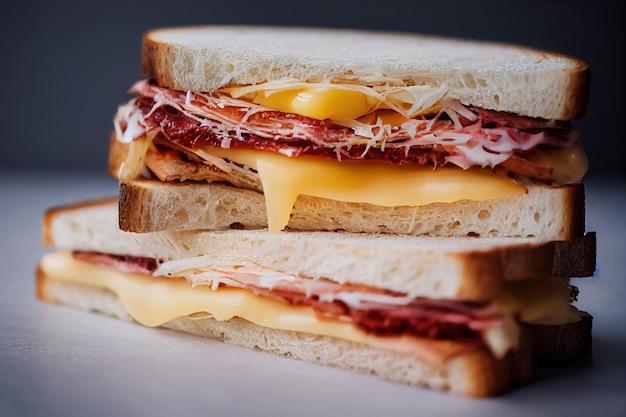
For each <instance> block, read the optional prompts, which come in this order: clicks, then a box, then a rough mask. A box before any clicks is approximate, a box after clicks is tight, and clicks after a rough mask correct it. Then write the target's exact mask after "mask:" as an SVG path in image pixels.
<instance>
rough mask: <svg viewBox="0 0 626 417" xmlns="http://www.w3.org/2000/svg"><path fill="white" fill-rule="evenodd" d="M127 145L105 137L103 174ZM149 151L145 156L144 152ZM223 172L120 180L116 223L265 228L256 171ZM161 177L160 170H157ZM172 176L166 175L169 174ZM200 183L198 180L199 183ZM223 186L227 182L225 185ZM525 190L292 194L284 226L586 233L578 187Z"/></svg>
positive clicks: (553, 235) (454, 233) (185, 171)
mask: <svg viewBox="0 0 626 417" xmlns="http://www.w3.org/2000/svg"><path fill="white" fill-rule="evenodd" d="M128 149H129V147H128V145H126V144H122V143H121V142H119V141H118V140H116V136H115V133H114V132H113V133H112V135H111V138H110V147H109V158H108V171H109V173H110V174H111V175H113V176H114V177H116V178H118V179H119V173H120V167H121V166H122V164H123V162H124V160H125V159H126V157H127V154H128ZM148 155H150V153H148ZM222 164H226V165H228V167H229V169H228V172H226V171H224V170H222V169H220V168H218V167H216V166H214V165H212V164H210V163H208V162H205V163H202V164H196V163H194V164H192V163H189V162H182V161H181V162H180V163H179V164H178V165H176V166H173V167H172V170H173V171H174V173H172V176H173V177H174V178H178V177H175V175H182V177H181V178H178V179H181V180H182V179H187V178H191V179H196V180H198V181H196V182H194V181H161V182H160V181H158V180H156V179H155V180H152V181H150V180H128V181H123V180H121V181H120V193H119V198H120V227H121V228H122V230H126V231H129V232H137V233H145V232H153V231H161V230H202V229H213V230H220V229H226V228H229V227H231V226H233V227H242V228H247V229H256V228H264V227H267V212H266V206H265V197H264V196H263V194H262V190H263V187H262V185H261V180H260V177H259V175H258V173H257V172H255V171H253V170H250V169H247V168H245V167H241V166H239V165H237V164H234V163H231V162H230V161H226V160H224V161H223V162H222ZM163 174H167V173H163ZM170 177H171V176H170ZM200 180H202V181H200ZM225 183H228V184H232V185H233V186H229V185H227V184H225ZM524 186H525V187H526V188H527V190H528V192H527V193H525V194H522V195H519V196H517V197H510V198H501V199H494V200H489V201H467V200H464V201H459V202H454V203H434V204H430V205H427V206H421V207H408V206H400V207H382V206H375V205H371V204H364V203H349V202H343V201H335V200H329V199H323V198H318V197H310V196H300V197H298V199H297V201H296V203H295V205H294V208H293V211H292V213H291V218H290V220H289V223H288V227H289V228H290V229H291V230H329V231H334V230H343V231H347V232H356V233H360V232H366V233H390V234H398V235H411V236H421V235H425V236H440V237H463V236H480V237H535V238H538V239H541V240H573V239H576V238H579V237H581V236H582V235H583V234H584V232H585V195H584V186H583V185H582V184H576V185H569V186H563V187H550V186H547V185H542V184H533V183H530V184H525V185H524Z"/></svg>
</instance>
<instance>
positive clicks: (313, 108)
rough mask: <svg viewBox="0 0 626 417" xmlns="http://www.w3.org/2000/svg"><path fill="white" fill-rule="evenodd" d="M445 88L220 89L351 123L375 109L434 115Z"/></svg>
mask: <svg viewBox="0 0 626 417" xmlns="http://www.w3.org/2000/svg"><path fill="white" fill-rule="evenodd" d="M446 91H447V87H446V86H445V85H413V86H395V87H391V86H388V85H386V86H378V87H368V86H362V85H355V84H334V83H303V82H287V83H285V82H268V83H262V84H256V85H247V86H239V87H227V88H222V89H220V90H219V92H220V93H225V94H228V95H230V96H231V97H233V98H241V99H244V100H249V101H251V102H253V103H256V104H260V105H262V106H265V107H268V108H271V109H275V110H279V111H282V112H285V113H293V114H299V115H301V116H306V117H312V118H314V119H318V120H324V119H332V120H354V119H357V118H359V117H361V116H365V115H366V114H369V113H371V112H372V111H374V110H376V109H379V108H380V109H393V111H395V112H398V113H400V114H402V115H403V116H405V117H408V118H411V117H415V116H416V115H419V114H425V113H433V112H435V113H436V112H437V108H438V107H439V104H440V101H441V99H443V97H444V95H445V93H446Z"/></svg>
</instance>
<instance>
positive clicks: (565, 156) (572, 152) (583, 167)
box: [530, 142, 589, 184]
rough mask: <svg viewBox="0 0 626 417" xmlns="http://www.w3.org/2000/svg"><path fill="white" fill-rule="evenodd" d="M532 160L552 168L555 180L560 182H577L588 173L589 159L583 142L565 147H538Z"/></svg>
mask: <svg viewBox="0 0 626 417" xmlns="http://www.w3.org/2000/svg"><path fill="white" fill-rule="evenodd" d="M530 160H531V161H532V162H534V163H536V164H538V165H541V166H544V167H547V168H552V169H553V171H552V176H553V178H554V181H556V182H558V183H560V184H577V183H579V182H580V181H581V180H582V178H583V176H584V175H585V174H586V173H587V169H588V168H589V161H588V160H587V153H586V152H585V149H584V148H583V145H582V143H580V142H576V143H575V144H574V146H571V147H569V148H564V149H550V150H545V149H536V150H535V152H534V153H533V155H532V157H531V158H530Z"/></svg>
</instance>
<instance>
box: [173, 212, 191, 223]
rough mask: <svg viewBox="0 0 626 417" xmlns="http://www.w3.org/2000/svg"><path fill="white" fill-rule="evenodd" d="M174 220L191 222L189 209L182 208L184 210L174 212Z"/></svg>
mask: <svg viewBox="0 0 626 417" xmlns="http://www.w3.org/2000/svg"><path fill="white" fill-rule="evenodd" d="M174 221H175V222H176V223H177V224H185V223H188V222H189V213H187V210H185V209H182V210H178V211H177V212H176V213H175V214H174Z"/></svg>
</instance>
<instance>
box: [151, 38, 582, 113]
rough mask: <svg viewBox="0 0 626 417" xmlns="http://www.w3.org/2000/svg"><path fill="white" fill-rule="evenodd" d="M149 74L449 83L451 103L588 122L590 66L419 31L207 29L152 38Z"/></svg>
mask: <svg viewBox="0 0 626 417" xmlns="http://www.w3.org/2000/svg"><path fill="white" fill-rule="evenodd" d="M142 69H143V72H144V73H145V74H146V75H147V76H148V77H150V78H153V79H155V80H156V81H157V83H158V84H159V85H160V86H163V87H169V88H173V89H176V90H192V91H205V92H210V91H214V90H216V89H219V88H221V87H225V86H233V85H246V84H258V83H263V82H266V81H284V82H288V81H310V82H334V83H353V84H361V85H384V84H390V85H394V86H397V85H436V86H440V85H445V86H446V90H447V92H446V94H447V97H449V98H454V99H459V100H460V101H461V102H463V103H465V104H470V105H474V106H478V107H483V108H486V109H492V110H499V111H508V112H513V113H517V114H520V115H524V116H530V117H542V118H545V119H559V120H569V119H571V118H575V117H580V116H581V115H582V114H583V113H584V110H585V107H586V104H587V97H588V85H589V77H590V76H589V69H588V67H587V65H586V64H585V63H584V62H582V61H579V60H577V59H575V58H571V57H566V56H563V55H559V54H555V53H550V52H545V51H540V50H535V49H531V48H526V47H520V46H513V45H505V44H496V43H486V42H477V41H463V40H459V39H443V38H437V37H433V36H424V35H417V34H409V33H377V32H359V31H354V30H339V29H313V28H277V27H244V26H232V27H229V26H205V27H187V28H164V29H158V30H153V31H150V32H148V33H147V34H145V35H144V39H143V54H142Z"/></svg>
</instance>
